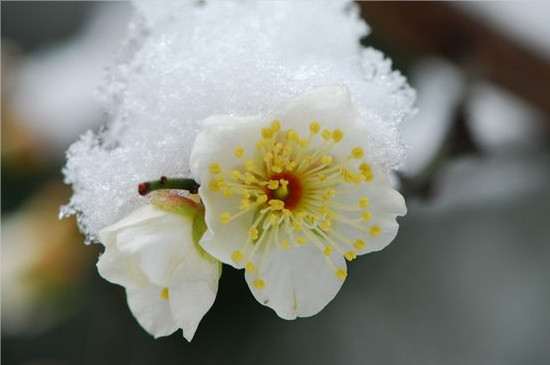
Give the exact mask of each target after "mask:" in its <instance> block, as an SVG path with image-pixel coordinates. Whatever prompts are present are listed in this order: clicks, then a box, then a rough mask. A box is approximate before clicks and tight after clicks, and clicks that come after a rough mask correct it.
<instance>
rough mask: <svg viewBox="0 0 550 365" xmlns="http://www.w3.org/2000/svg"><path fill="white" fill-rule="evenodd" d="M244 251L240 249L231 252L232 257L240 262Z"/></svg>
mask: <svg viewBox="0 0 550 365" xmlns="http://www.w3.org/2000/svg"><path fill="white" fill-rule="evenodd" d="M243 256H244V255H243V253H242V252H241V251H239V250H236V251H233V253H232V254H231V259H232V260H233V261H235V262H239V261H241V260H242V259H243Z"/></svg>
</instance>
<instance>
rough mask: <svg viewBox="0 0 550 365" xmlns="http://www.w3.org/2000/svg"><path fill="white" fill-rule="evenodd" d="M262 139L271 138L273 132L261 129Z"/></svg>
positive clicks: (269, 129) (268, 129)
mask: <svg viewBox="0 0 550 365" xmlns="http://www.w3.org/2000/svg"><path fill="white" fill-rule="evenodd" d="M262 137H264V138H265V139H269V138H271V137H273V130H272V129H271V128H262Z"/></svg>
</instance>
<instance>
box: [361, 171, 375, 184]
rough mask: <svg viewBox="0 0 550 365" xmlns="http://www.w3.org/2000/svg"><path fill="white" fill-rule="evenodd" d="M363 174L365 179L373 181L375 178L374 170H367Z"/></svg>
mask: <svg viewBox="0 0 550 365" xmlns="http://www.w3.org/2000/svg"><path fill="white" fill-rule="evenodd" d="M361 174H362V175H363V177H364V178H365V181H368V182H371V181H372V180H374V174H373V173H372V171H365V172H362V173H361Z"/></svg>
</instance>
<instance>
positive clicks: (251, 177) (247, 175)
mask: <svg viewBox="0 0 550 365" xmlns="http://www.w3.org/2000/svg"><path fill="white" fill-rule="evenodd" d="M243 182H244V183H245V185H251V184H252V183H254V182H256V177H254V175H252V174H251V173H249V172H247V173H245V174H244V179H243Z"/></svg>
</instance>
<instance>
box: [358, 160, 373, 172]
mask: <svg viewBox="0 0 550 365" xmlns="http://www.w3.org/2000/svg"><path fill="white" fill-rule="evenodd" d="M359 171H361V172H367V171H371V168H370V165H369V164H368V163H364V162H363V163H362V164H361V165H359Z"/></svg>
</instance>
